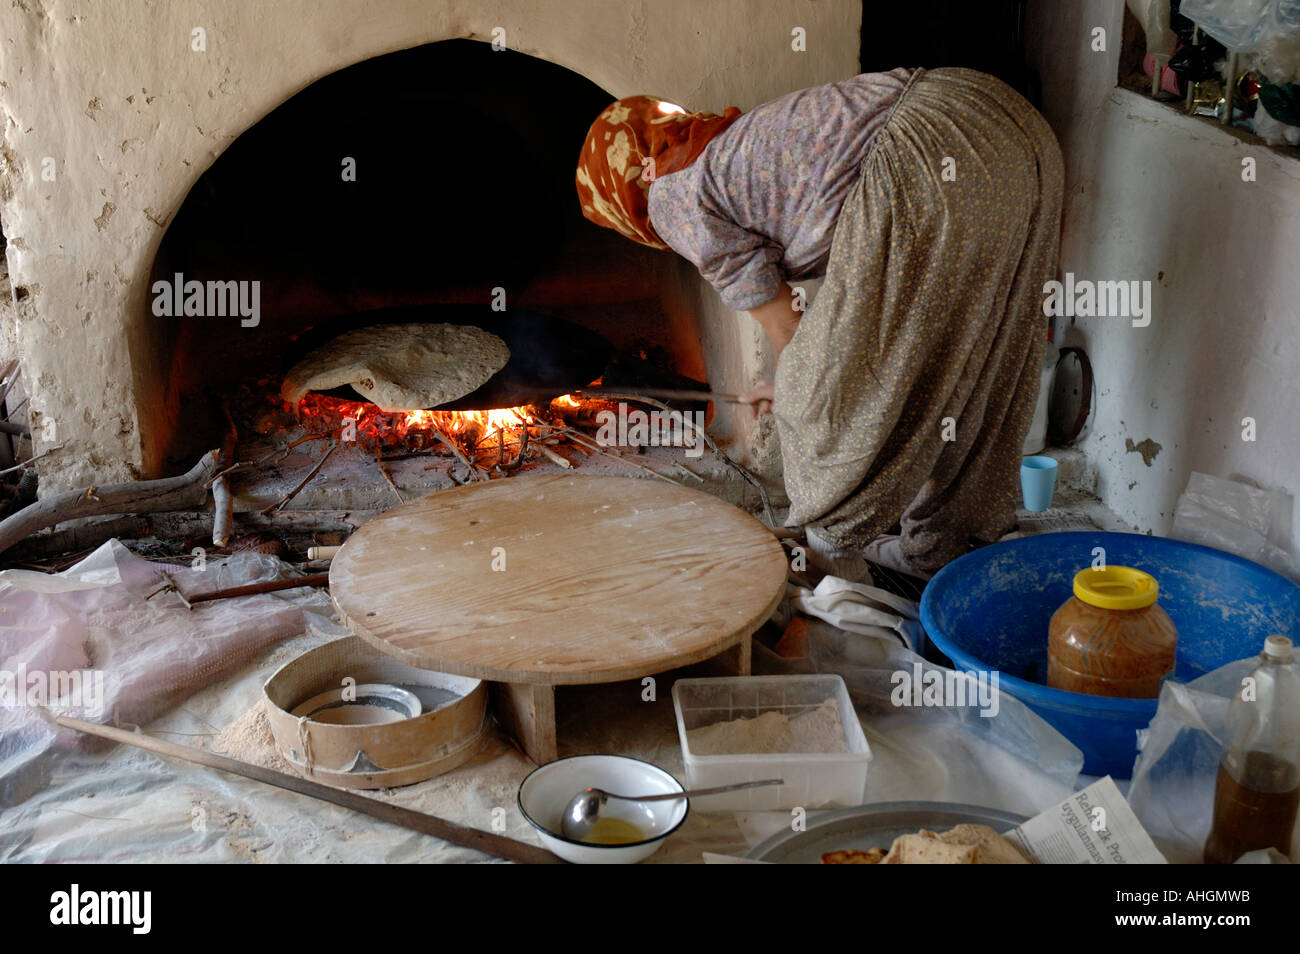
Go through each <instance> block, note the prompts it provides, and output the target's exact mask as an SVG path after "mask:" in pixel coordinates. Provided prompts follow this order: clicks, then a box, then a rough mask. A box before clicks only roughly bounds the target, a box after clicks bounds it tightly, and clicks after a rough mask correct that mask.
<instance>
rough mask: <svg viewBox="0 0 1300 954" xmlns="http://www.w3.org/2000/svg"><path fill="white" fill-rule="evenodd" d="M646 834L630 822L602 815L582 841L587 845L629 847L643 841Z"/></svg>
mask: <svg viewBox="0 0 1300 954" xmlns="http://www.w3.org/2000/svg"><path fill="white" fill-rule="evenodd" d="M646 837H647V836H646V834H645V832H643V831H642V830H641V829H640V828H638V827H636V825H634V824H632V823H631V822H630V821H625V820H624V819H622V818H610V817H608V816H605V815H602V816H601V817H600V818H597V819H596V824H594V825H592V826H591V831H589V832H587V834H586V835H584V836H583V838H582V840H583V841H585V842H586V843H587V844H589V845H631V844H634V843H636V842H638V841H645V840H646Z"/></svg>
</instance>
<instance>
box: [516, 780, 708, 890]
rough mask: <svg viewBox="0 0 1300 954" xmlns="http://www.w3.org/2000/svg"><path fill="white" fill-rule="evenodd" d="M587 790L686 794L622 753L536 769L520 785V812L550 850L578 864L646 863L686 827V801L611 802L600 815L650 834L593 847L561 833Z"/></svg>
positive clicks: (614, 800)
mask: <svg viewBox="0 0 1300 954" xmlns="http://www.w3.org/2000/svg"><path fill="white" fill-rule="evenodd" d="M584 788H601V789H604V790H605V791H607V792H614V793H616V794H619V795H660V794H663V795H667V794H669V793H670V792H681V791H684V789H683V788H682V784H681V782H679V781H677V779H675V778H673V777H672V776H671V775H669V774H668V773H667V772H665V771H664V770H663V769H661V768H659V767H658V766H655V765H651V764H650V763H649V762H642V761H641V760H640V759H632V758H627V757H625V756H622V755H574V756H570V757H569V758H564V759H556V760H555V761H554V762H547V763H546V764H545V765H543V766H541V767H540V768H537V769H534V770H533V771H532V772H531V773H529V775H528V777H527V778H525V779H524V780H523V782H522V783H520V785H519V810H520V811H521V812H523V815H524V818H526V819H528V822H529V823H530V824H531V825H532V826H533V827H534V828H535V829H537V835H538V837H539V838H541V840H542V844H543V846H545V848H546V849H547V850H548V851H550V852H551V853H553V854H555V855H558V856H559V857H561V858H563V859H564V860H565V861H571V862H573V863H574V864H582V865H592V864H597V865H598V864H616V865H620V864H621V865H630V864H636V863H637V862H638V861H643V860H645V859H646V858H649V857H650V856H651V855H653V854H654V853H655V852H656V851H658V850H659V846H660V845H661V844H663V840H664V839H665V838H667V837H668V836H669V835H671V834H672V833H673V832H674V831H676V830H677V829H678V828H680V827H681V824H682V822H684V821H686V813H687V812H688V811H689V808H690V806H689V804H688V802H687V800H686V799H684V798H683V799H677V800H674V801H667V802H625V801H622V800H620V799H613V798H612V799H610V800H609V801H607V802H606V803H605V805H604V806H603V807H602V808H601V812H600V813H601V816H602V817H610V818H619V819H622V820H623V821H627V822H630V823H631V824H633V825H635V826H636V827H637V828H639V829H640V830H641V831H643V832H645V833H646V839H645V840H644V841H637V842H632V843H630V844H625V845H592V844H587V843H586V842H581V841H573V840H571V839H569V838H565V837H564V835H562V834H561V833H560V823H561V820H562V819H563V817H564V808H565V806H566V805H568V804H569V800H570V799H571V798H573V796H574V795H576V794H578V793H579V792H580V791H582V790H583V789H584Z"/></svg>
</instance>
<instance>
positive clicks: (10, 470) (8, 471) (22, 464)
mask: <svg viewBox="0 0 1300 954" xmlns="http://www.w3.org/2000/svg"><path fill="white" fill-rule="evenodd" d="M56 450H63V445H62V444H60V445H59V446H58V447H47V448H45V450H43V451H41V452H40V453H39V454H35V455H33V456H31V457H29V458H27V459H26V460H24V461H20V462H19V463H17V464H14V465H13V466H12V467H6V468H5V469H4V470H0V474H11V473H13V472H14V471H15V470H22V469H23V468H24V467H26V466H27V465H28V464H30V463H31V462H32V461H36V460H40V459H41V458H42V457H44V456H45V455H47V454H53V453H54V452H55V451H56Z"/></svg>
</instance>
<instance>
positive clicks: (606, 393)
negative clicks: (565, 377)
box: [577, 388, 742, 404]
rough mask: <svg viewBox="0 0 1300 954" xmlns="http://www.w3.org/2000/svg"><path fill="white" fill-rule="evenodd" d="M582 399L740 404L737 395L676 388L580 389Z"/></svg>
mask: <svg viewBox="0 0 1300 954" xmlns="http://www.w3.org/2000/svg"><path fill="white" fill-rule="evenodd" d="M577 393H578V394H581V395H582V396H583V397H592V398H599V399H600V400H602V401H642V400H644V399H645V398H658V399H659V400H661V401H718V402H720V403H722V404H740V403H742V402H741V400H740V395H739V394H719V393H716V392H714V391H682V390H679V389H676V388H582V389H581V390H580V391H578V392H577Z"/></svg>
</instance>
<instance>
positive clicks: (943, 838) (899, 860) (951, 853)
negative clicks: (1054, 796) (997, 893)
mask: <svg viewBox="0 0 1300 954" xmlns="http://www.w3.org/2000/svg"><path fill="white" fill-rule="evenodd" d="M822 864H824V865H874V864H885V865H1027V864H1029V861H1028V859H1026V858H1025V857H1024V855H1022V854H1021V853H1020V852H1019V851H1017V850H1016V847H1015V845H1013V844H1011V842H1009V841H1007V839H1005V838H1003V837H1002V836H1001V835H999V834H998V833H997V832H996V831H994V830H993V829H992V828H990V827H989V826H988V825H970V824H964V825H957V826H956V827H954V828H950V829H948V831H945V832H942V833H935V832H932V831H928V830H927V829H924V828H922V829H921V830H920V831H918V832H917V833H916V834H914V835H900V836H898V837H897V838H895V839H894V843H893V844H892V845H891V846H890V848H889V851H888V852H886V851H885V850H884V849H883V848H872V849H871V850H870V851H857V850H854V849H846V850H844V851H829V852H826V853H825V854H823V855H822Z"/></svg>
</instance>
